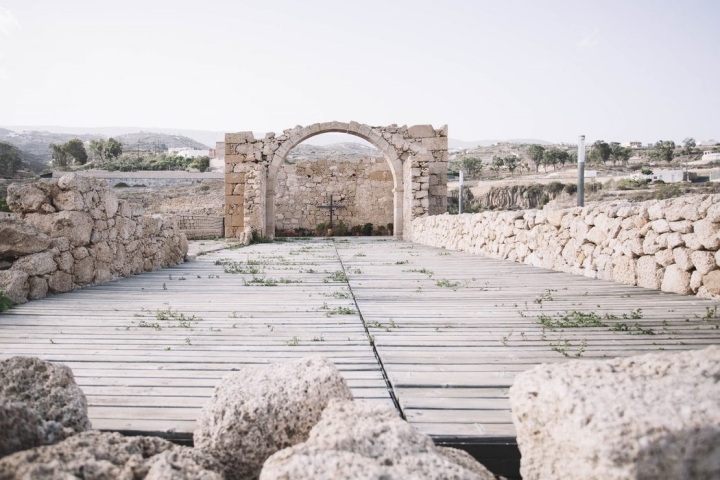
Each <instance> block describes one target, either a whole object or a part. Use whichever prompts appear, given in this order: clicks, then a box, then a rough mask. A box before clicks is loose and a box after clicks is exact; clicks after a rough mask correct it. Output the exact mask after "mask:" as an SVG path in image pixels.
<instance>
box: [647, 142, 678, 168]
mask: <svg viewBox="0 0 720 480" xmlns="http://www.w3.org/2000/svg"><path fill="white" fill-rule="evenodd" d="M650 157H652V158H656V159H658V160H665V161H666V162H668V163H670V162H672V160H673V157H675V142H673V141H672V140H665V141H663V140H660V141H659V142H657V143H656V144H655V146H654V147H653V149H652V150H651V151H650Z"/></svg>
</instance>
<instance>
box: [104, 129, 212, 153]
mask: <svg viewBox="0 0 720 480" xmlns="http://www.w3.org/2000/svg"><path fill="white" fill-rule="evenodd" d="M113 138H115V140H117V141H118V142H120V143H122V144H123V151H130V150H132V149H133V148H136V147H137V145H138V143H139V144H140V149H141V150H158V151H162V150H167V149H168V148H180V147H183V148H193V149H196V150H207V149H208V147H207V145H205V144H202V143H200V142H196V141H195V140H193V139H192V138H188V137H185V136H183V135H169V134H166V133H155V132H137V133H127V134H125V135H117V136H115V137H113Z"/></svg>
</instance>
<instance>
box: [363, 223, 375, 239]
mask: <svg viewBox="0 0 720 480" xmlns="http://www.w3.org/2000/svg"><path fill="white" fill-rule="evenodd" d="M372 232H373V224H372V223H366V224H365V225H363V227H362V234H363V235H365V236H366V237H369V236H370V235H372Z"/></svg>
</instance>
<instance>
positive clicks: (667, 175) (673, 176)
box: [633, 170, 685, 183]
mask: <svg viewBox="0 0 720 480" xmlns="http://www.w3.org/2000/svg"><path fill="white" fill-rule="evenodd" d="M633 178H637V179H643V180H652V181H655V180H662V181H663V182H665V183H677V182H682V181H683V180H684V179H685V172H684V171H682V170H655V171H653V173H652V174H650V175H643V174H642V173H636V174H635V175H633Z"/></svg>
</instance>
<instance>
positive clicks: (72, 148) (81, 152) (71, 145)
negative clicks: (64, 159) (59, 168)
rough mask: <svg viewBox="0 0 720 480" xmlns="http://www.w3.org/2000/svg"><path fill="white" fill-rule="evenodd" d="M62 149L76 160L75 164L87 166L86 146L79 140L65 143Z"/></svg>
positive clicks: (75, 139)
mask: <svg viewBox="0 0 720 480" xmlns="http://www.w3.org/2000/svg"><path fill="white" fill-rule="evenodd" d="M62 147H63V148H64V149H65V152H66V153H67V154H68V155H69V156H70V157H72V158H73V160H75V163H79V164H80V165H85V164H86V163H87V159H88V154H87V152H86V151H85V145H84V144H83V141H82V140H80V139H79V138H73V139H71V140H68V141H67V142H65V143H64V144H63V145H62Z"/></svg>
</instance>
